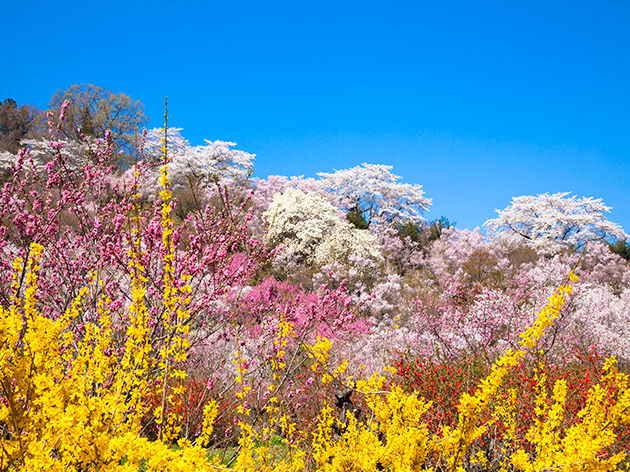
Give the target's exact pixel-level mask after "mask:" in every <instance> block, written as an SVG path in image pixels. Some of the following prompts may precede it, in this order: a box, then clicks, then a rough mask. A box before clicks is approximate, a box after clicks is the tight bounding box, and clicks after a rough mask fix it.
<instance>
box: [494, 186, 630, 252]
mask: <svg viewBox="0 0 630 472" xmlns="http://www.w3.org/2000/svg"><path fill="white" fill-rule="evenodd" d="M569 195H570V193H569V192H561V193H555V194H552V195H549V194H548V193H545V194H542V195H537V196H531V195H524V196H521V197H514V198H513V199H512V202H511V203H510V205H509V206H508V207H507V208H506V209H504V210H497V213H498V217H497V218H494V219H490V220H488V221H486V222H485V224H484V225H485V226H486V227H487V228H488V232H489V234H491V235H493V236H502V235H509V234H512V235H514V236H515V237H519V238H523V239H524V240H525V242H526V243H527V244H530V245H534V246H539V247H541V246H545V245H551V246H557V245H572V246H575V247H582V246H583V245H584V244H585V243H586V242H587V241H589V240H597V241H601V240H603V239H605V238H606V237H614V238H619V239H625V238H627V237H628V236H627V234H626V233H625V232H624V231H623V230H622V228H621V226H619V225H618V224H616V223H613V222H611V221H609V220H608V219H606V217H605V216H604V213H609V212H610V210H611V207H609V206H606V205H605V204H604V203H603V202H602V199H601V198H593V197H581V198H578V197H576V196H575V195H574V196H569Z"/></svg>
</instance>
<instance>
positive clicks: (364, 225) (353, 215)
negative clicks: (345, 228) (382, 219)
mask: <svg viewBox="0 0 630 472" xmlns="http://www.w3.org/2000/svg"><path fill="white" fill-rule="evenodd" d="M346 220H348V222H349V223H350V224H352V225H353V226H354V227H355V228H357V229H368V228H369V227H370V223H368V221H367V220H366V219H365V217H364V216H363V213H361V211H360V210H359V209H358V208H357V207H354V208H353V209H352V210H350V211H349V212H348V213H346Z"/></svg>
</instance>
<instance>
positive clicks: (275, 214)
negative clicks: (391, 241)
mask: <svg viewBox="0 0 630 472" xmlns="http://www.w3.org/2000/svg"><path fill="white" fill-rule="evenodd" d="M264 219H265V221H266V223H267V227H268V230H267V236H266V237H267V243H268V244H270V245H271V246H277V245H278V244H283V245H285V246H286V249H285V251H284V253H283V255H282V256H281V257H282V261H283V264H284V267H285V269H288V272H293V271H295V270H299V268H300V267H303V266H317V267H321V266H323V265H326V264H330V263H337V264H343V265H352V260H351V259H352V257H353V256H356V257H360V258H363V259H366V260H370V261H371V262H372V263H373V264H379V263H380V262H381V261H382V256H381V254H380V252H379V251H378V244H377V240H376V237H375V236H374V235H372V234H370V233H368V232H367V231H365V230H360V229H357V228H355V227H354V226H352V225H351V224H350V223H348V222H347V221H345V220H344V219H343V214H342V213H341V212H340V211H339V209H337V208H335V207H334V206H333V205H331V204H330V203H329V202H328V201H326V200H325V199H324V198H322V197H321V196H319V195H317V194H315V193H311V192H308V193H305V192H302V191H301V190H297V189H292V188H289V189H287V190H286V191H285V192H284V193H282V194H276V196H275V198H274V199H273V201H272V203H271V205H270V206H269V209H268V210H267V211H266V212H265V214H264Z"/></svg>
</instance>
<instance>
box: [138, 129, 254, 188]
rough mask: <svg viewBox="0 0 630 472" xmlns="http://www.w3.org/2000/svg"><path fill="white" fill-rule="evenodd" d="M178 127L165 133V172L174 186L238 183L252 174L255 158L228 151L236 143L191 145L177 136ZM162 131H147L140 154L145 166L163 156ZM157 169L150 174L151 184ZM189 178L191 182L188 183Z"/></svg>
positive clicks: (233, 150) (179, 131)
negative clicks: (166, 138) (166, 151)
mask: <svg viewBox="0 0 630 472" xmlns="http://www.w3.org/2000/svg"><path fill="white" fill-rule="evenodd" d="M181 130H182V128H169V130H168V142H167V144H168V157H169V160H170V162H169V172H170V174H171V180H172V183H173V185H174V186H175V187H177V186H183V187H188V186H189V184H190V183H191V182H194V183H195V184H199V185H200V186H202V187H208V186H210V185H211V184H212V183H214V182H216V181H219V180H224V181H226V180H227V181H242V180H245V179H246V178H247V177H248V176H249V175H250V174H251V172H252V170H253V167H254V164H253V160H254V157H255V155H254V154H250V153H248V152H245V151H239V150H237V149H232V148H233V147H234V146H236V143H232V142H227V141H209V140H207V139H206V140H205V142H206V144H205V145H200V146H191V145H190V143H189V142H188V140H186V139H185V138H184V137H183V136H182V135H181ZM163 135H164V132H163V130H160V129H159V128H153V129H151V130H149V131H148V132H147V135H146V139H145V144H144V154H145V161H146V162H145V163H146V164H157V163H159V162H160V158H161V156H162V155H163V152H162V146H163V143H162V142H161V139H162V137H163ZM157 169H158V167H157V166H154V172H153V173H152V174H151V175H152V177H154V180H155V182H157V178H158V174H159V173H158V170H157ZM191 179H192V180H191Z"/></svg>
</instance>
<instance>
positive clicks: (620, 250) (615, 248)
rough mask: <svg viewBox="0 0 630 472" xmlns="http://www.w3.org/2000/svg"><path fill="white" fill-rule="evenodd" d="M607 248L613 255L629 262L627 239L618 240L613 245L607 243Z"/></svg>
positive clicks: (629, 246) (629, 252) (629, 247)
mask: <svg viewBox="0 0 630 472" xmlns="http://www.w3.org/2000/svg"><path fill="white" fill-rule="evenodd" d="M608 247H609V248H610V250H611V252H613V253H614V254H617V255H618V256H620V257H622V258H624V259H625V260H627V261H630V243H628V240H627V239H624V240H621V239H618V240H617V241H616V242H615V243H614V244H611V243H608Z"/></svg>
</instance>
